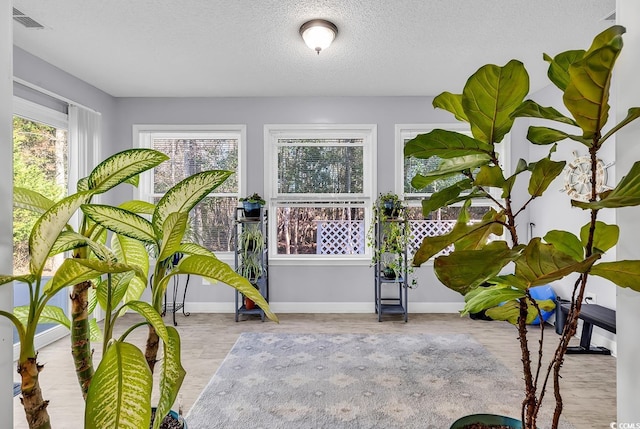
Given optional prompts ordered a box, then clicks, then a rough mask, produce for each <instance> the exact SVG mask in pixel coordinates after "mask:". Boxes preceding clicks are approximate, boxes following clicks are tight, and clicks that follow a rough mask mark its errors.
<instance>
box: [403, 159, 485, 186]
mask: <svg viewBox="0 0 640 429" xmlns="http://www.w3.org/2000/svg"><path fill="white" fill-rule="evenodd" d="M490 162H491V158H490V157H489V155H484V154H483V155H467V156H460V157H457V158H451V159H443V160H442V161H441V163H440V165H439V166H438V168H437V169H435V170H433V171H430V172H428V173H425V174H424V175H423V174H416V175H415V176H414V177H413V179H411V186H413V187H414V188H415V189H423V188H425V187H427V186H429V185H430V184H431V183H433V182H435V181H436V180H439V179H449V178H453V177H456V176H458V175H459V174H460V173H461V172H462V171H466V170H473V169H474V168H477V167H480V166H481V165H485V164H489V163H490Z"/></svg>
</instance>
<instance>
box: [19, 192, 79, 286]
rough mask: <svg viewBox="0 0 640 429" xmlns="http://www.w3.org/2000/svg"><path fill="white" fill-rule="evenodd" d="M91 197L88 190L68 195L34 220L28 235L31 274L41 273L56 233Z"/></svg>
mask: <svg viewBox="0 0 640 429" xmlns="http://www.w3.org/2000/svg"><path fill="white" fill-rule="evenodd" d="M90 198H91V193H90V192H79V193H77V194H73V195H70V196H68V197H66V198H64V199H63V200H61V201H59V202H58V203H56V204H55V205H53V206H52V207H51V208H50V209H49V210H47V211H46V212H45V213H44V214H43V215H42V216H40V218H38V220H37V221H36V223H35V225H34V226H33V229H32V230H31V235H30V236H29V256H30V257H31V261H30V262H29V267H30V271H31V274H34V275H36V276H39V275H40V274H42V270H43V269H44V265H45V263H46V262H47V258H48V257H49V253H50V252H51V249H52V248H53V245H54V243H55V242H56V240H57V239H58V235H59V234H60V232H61V231H62V230H63V229H64V228H65V226H66V225H67V222H68V221H69V219H70V218H71V216H72V215H73V214H74V213H75V212H76V210H78V208H79V207H80V206H81V205H82V204H85V203H86V202H87V201H89V199H90Z"/></svg>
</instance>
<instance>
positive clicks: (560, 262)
mask: <svg viewBox="0 0 640 429" xmlns="http://www.w3.org/2000/svg"><path fill="white" fill-rule="evenodd" d="M599 258H600V255H598V254H596V255H592V256H590V257H589V258H587V259H585V260H583V261H579V262H578V261H576V260H575V259H574V258H573V257H571V256H569V255H567V254H566V253H564V252H562V251H560V250H558V249H556V248H555V247H554V246H553V245H551V244H543V243H542V242H541V241H540V238H539V237H535V238H533V239H532V240H531V241H530V242H529V244H527V246H526V247H525V250H524V252H523V254H522V256H521V257H520V258H518V259H517V260H516V261H515V263H516V271H515V275H516V277H519V278H520V279H522V280H523V281H524V282H525V283H526V284H527V287H532V286H540V285H544V284H547V283H549V282H552V281H555V280H559V279H561V278H563V277H564V276H566V275H568V274H571V273H574V272H579V273H584V272H585V271H587V270H588V269H589V268H590V267H591V265H592V264H593V263H594V262H595V261H597V260H598V259H599Z"/></svg>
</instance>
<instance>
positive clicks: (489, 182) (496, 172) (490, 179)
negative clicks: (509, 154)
mask: <svg viewBox="0 0 640 429" xmlns="http://www.w3.org/2000/svg"><path fill="white" fill-rule="evenodd" d="M504 180H505V179H504V175H503V174H502V169H501V168H500V167H498V166H497V165H482V166H480V170H479V171H478V174H476V178H475V181H474V185H476V186H489V187H492V188H502V187H503V186H504Z"/></svg>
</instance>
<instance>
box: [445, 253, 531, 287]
mask: <svg viewBox="0 0 640 429" xmlns="http://www.w3.org/2000/svg"><path fill="white" fill-rule="evenodd" d="M519 255H520V250H519V249H516V250H513V249H510V248H509V246H508V245H507V243H506V242H504V241H495V242H492V243H489V244H488V245H486V246H485V247H484V248H482V249H480V250H458V251H455V252H453V253H451V254H449V255H447V256H440V257H438V258H436V260H435V262H434V263H433V269H434V271H435V273H436V277H438V280H440V281H441V282H442V283H443V284H444V285H445V286H447V287H448V288H450V289H452V290H455V291H457V292H459V293H461V294H462V295H465V294H466V293H467V292H469V291H471V290H472V289H474V288H476V287H477V286H479V285H480V284H482V283H484V282H486V281H487V280H488V279H490V278H492V277H494V276H496V275H497V274H498V273H499V272H500V270H502V268H504V266H505V265H507V264H508V263H509V262H512V261H513V260H514V259H516V258H517V257H518V256H519Z"/></svg>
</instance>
